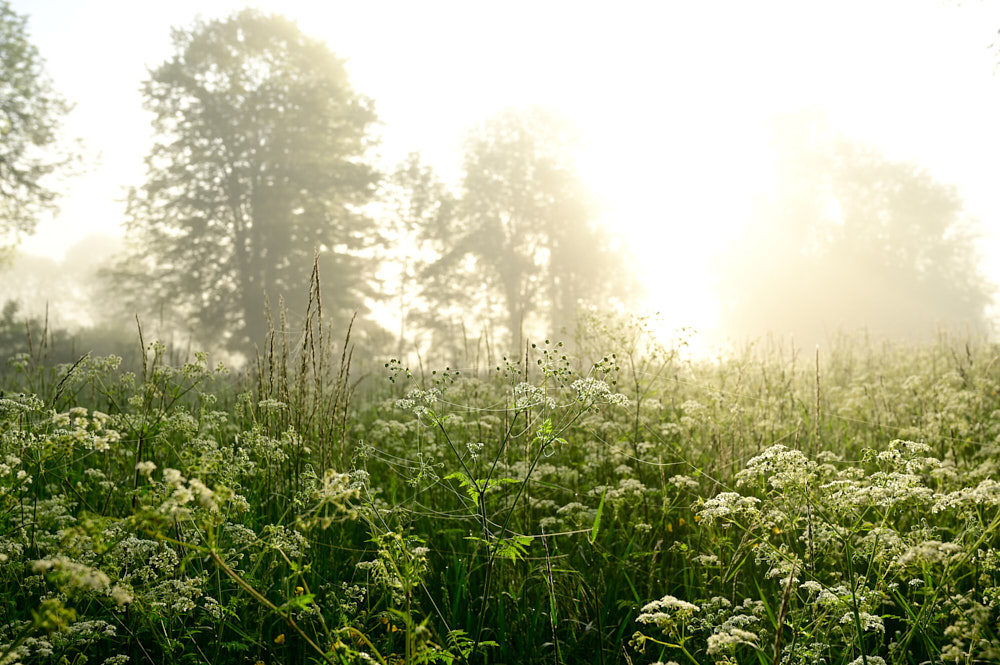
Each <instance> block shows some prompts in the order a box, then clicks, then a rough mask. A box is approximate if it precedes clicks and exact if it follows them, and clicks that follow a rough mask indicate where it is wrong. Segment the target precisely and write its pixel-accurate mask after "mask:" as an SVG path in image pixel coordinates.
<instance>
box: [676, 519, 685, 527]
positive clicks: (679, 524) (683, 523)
mask: <svg viewBox="0 0 1000 665" xmlns="http://www.w3.org/2000/svg"><path fill="white" fill-rule="evenodd" d="M685 524H687V522H685V521H684V518H683V517H681V518H679V519H678V520H677V526H684V525H685Z"/></svg>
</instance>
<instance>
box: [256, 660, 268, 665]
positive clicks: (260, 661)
mask: <svg viewBox="0 0 1000 665" xmlns="http://www.w3.org/2000/svg"><path fill="white" fill-rule="evenodd" d="M253 665H267V663H265V662H264V661H262V660H258V661H257V662H256V663H254V664H253Z"/></svg>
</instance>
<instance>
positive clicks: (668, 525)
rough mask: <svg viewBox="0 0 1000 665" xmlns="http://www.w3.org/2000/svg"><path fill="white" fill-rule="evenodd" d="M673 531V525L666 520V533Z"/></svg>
mask: <svg viewBox="0 0 1000 665" xmlns="http://www.w3.org/2000/svg"><path fill="white" fill-rule="evenodd" d="M673 532H674V525H673V524H671V523H670V522H667V533H673Z"/></svg>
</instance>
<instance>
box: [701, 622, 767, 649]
mask: <svg viewBox="0 0 1000 665" xmlns="http://www.w3.org/2000/svg"><path fill="white" fill-rule="evenodd" d="M741 644H750V645H753V646H756V645H757V635H755V634H754V633H751V632H750V631H748V630H743V629H741V628H732V627H726V628H724V629H722V630H720V631H719V632H717V633H715V634H714V635H710V636H709V637H708V653H709V654H710V655H713V656H715V655H718V654H720V653H732V652H733V651H734V650H735V649H736V647H738V646H739V645H741Z"/></svg>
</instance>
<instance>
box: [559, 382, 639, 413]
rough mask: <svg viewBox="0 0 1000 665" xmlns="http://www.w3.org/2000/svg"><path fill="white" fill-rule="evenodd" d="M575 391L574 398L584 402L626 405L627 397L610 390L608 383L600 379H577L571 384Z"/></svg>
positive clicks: (589, 403)
mask: <svg viewBox="0 0 1000 665" xmlns="http://www.w3.org/2000/svg"><path fill="white" fill-rule="evenodd" d="M571 387H572V388H573V390H575V391H576V399H577V401H578V402H582V403H584V404H588V405H591V404H613V405H615V406H628V397H626V396H625V395H623V394H621V393H613V392H611V388H609V387H608V384H607V383H605V382H604V381H601V380H600V379H592V378H587V379H577V380H576V381H574V382H573V384H572V385H571Z"/></svg>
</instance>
